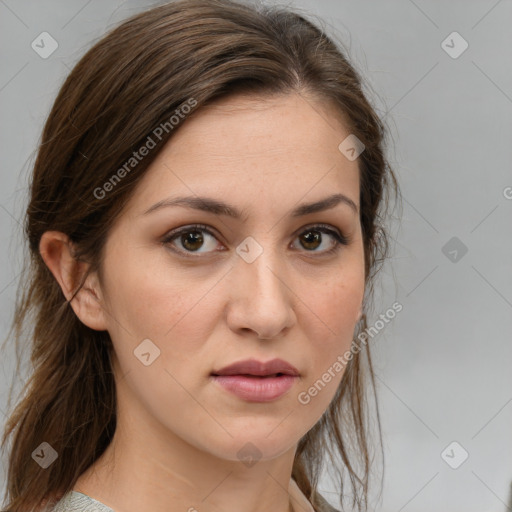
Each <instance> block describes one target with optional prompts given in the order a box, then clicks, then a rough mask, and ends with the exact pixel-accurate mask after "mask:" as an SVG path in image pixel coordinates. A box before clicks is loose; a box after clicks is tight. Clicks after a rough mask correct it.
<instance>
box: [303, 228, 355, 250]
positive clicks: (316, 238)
mask: <svg viewBox="0 0 512 512" xmlns="http://www.w3.org/2000/svg"><path fill="white" fill-rule="evenodd" d="M325 235H328V236H329V237H330V238H331V243H330V244H327V245H328V247H327V248H326V249H325V250H317V249H318V247H321V245H322V244H323V243H324V241H325V240H324V239H325ZM299 240H300V243H301V245H302V247H304V248H305V249H307V251H306V252H318V253H321V254H329V253H332V252H335V251H337V250H338V249H340V247H341V246H342V245H348V243H349V241H348V239H347V238H346V237H345V236H343V235H342V234H341V233H339V232H338V231H337V230H334V229H331V228H329V227H327V226H325V225H322V224H321V225H317V226H313V227H311V228H309V229H307V230H306V231H303V232H302V233H301V234H300V235H299Z"/></svg>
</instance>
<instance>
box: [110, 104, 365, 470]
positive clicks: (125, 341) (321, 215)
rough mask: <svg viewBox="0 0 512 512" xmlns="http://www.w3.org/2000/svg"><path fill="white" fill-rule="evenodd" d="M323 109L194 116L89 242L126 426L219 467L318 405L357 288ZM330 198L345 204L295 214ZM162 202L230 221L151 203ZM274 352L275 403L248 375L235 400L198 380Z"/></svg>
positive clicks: (276, 451)
mask: <svg viewBox="0 0 512 512" xmlns="http://www.w3.org/2000/svg"><path fill="white" fill-rule="evenodd" d="M333 112H334V111H333V109H330V110H329V109H328V108H326V107H325V106H323V105H322V104H320V103H318V102H314V101H313V100H307V101H306V99H305V98H303V97H302V96H299V95H295V94H293V95H288V96H273V97H271V98H270V99H269V98H266V99H261V98H256V97H247V96H236V97H231V98H228V99H225V100H222V101H220V102H217V103H216V104H215V105H213V106H210V107H207V108H203V109H201V110H198V111H197V112H196V113H195V114H194V115H193V116H192V117H190V118H189V119H187V120H186V121H182V123H184V124H183V126H180V127H179V131H177V132H176V134H175V135H174V137H173V138H172V140H171V141H170V142H169V143H168V144H167V146H166V147H165V148H164V150H163V151H162V152H161V153H160V154H159V156H158V158H157V159H156V160H155V161H154V162H153V163H152V165H151V166H150V168H149V170H148V172H147V174H146V175H145V177H144V178H143V180H142V181H141V182H140V185H139V186H138V188H137V190H136V193H135V194H134V195H133V197H132V198H131V200H130V201H129V202H128V203H127V205H126V208H125V210H124V213H123V215H122V216H121V217H120V218H119V220H118V222H117V223H116V224H115V226H114V227H113V229H112V231H111V234H110V237H109V239H108V242H107V245H106V248H105V259H104V266H103V275H104V280H103V282H102V288H101V300H103V301H104V307H103V311H105V313H106V314H105V315H104V317H105V322H106V325H107V330H108V331H109V333H110V335H111V338H112V341H113V345H114V349H115V356H116V357H115V364H114V366H115V372H116V383H117V389H118V398H119V404H120V411H121V413H123V414H125V416H124V418H125V419H126V418H128V417H129V418H130V420H129V421H130V422H132V423H133V424H135V425H136V426H137V427H138V428H139V427H140V429H141V431H144V432H148V429H150V430H151V435H152V436H153V437H154V436H163V437H166V436H169V438H174V439H181V440H183V441H186V442H187V443H188V444H189V445H192V446H194V447H195V448H197V449H200V450H202V451H204V452H209V453H210V454H212V455H214V456H216V457H219V458H221V459H225V460H233V461H236V460H238V459H241V458H244V457H245V456H247V455H248V456H251V455H252V456H253V458H254V457H258V458H262V459H267V458H274V457H276V456H278V455H280V454H282V453H284V452H285V451H287V450H290V449H292V448H293V447H294V445H295V444H296V443H297V442H298V441H299V439H300V438H301V437H302V436H303V435H304V434H306V433H307V431H308V430H310V429H311V428H312V427H313V426H314V425H315V423H316V422H317V421H318V420H319V419H320V417H321V416H322V414H323V413H324V411H325V410H326V409H327V407H328V405H329V403H330V402H331V400H332V399H333V397H334V394H335V391H336V389H337V387H338V385H339V383H340V381H341V378H342V375H343V370H340V369H339V363H338V365H336V361H337V360H338V358H339V356H342V355H343V354H344V352H345V351H346V350H348V349H349V348H350V346H351V341H352V338H353V335H354V328H355V326H356V323H357V321H358V319H359V315H360V308H361V304H362V299H363V292H364V251H363V241H362V234H361V225H360V220H359V174H358V173H359V171H358V164H357V159H356V160H350V159H348V158H346V157H345V156H344V154H343V153H342V152H341V151H340V149H338V146H339V145H340V143H341V142H342V141H343V140H344V139H345V138H346V137H347V136H349V135H350V132H349V131H347V130H346V129H344V128H343V126H341V124H340V122H339V121H338V120H337V119H336V118H334V117H332V114H333ZM175 129H176V128H175ZM335 194H340V195H343V196H344V197H345V198H347V200H341V201H339V202H334V203H332V204H327V206H328V207H326V208H325V209H318V211H309V212H306V214H303V213H304V211H301V210H300V207H301V206H302V205H305V204H310V203H317V202H319V201H323V200H325V199H327V198H330V197H331V196H333V195H335ZM178 197H188V198H191V199H192V200H195V201H197V198H198V197H202V198H206V197H207V198H209V199H211V200H212V201H215V202H216V203H225V204H226V205H229V208H230V209H231V210H230V211H236V212H238V213H240V214H241V216H240V217H239V218H237V217H236V216H231V215H227V214H226V213H227V209H225V208H217V209H216V210H217V211H216V212H212V211H204V210H202V209H201V208H200V206H201V203H198V202H196V203H195V204H196V206H198V205H199V206H198V207H196V208H192V207H191V206H186V205H185V203H184V202H183V203H182V204H181V205H174V206H169V205H167V206H165V205H164V204H163V203H160V202H161V201H169V200H173V199H175V198H178ZM350 202H353V203H354V206H355V209H354V208H353V207H352V206H351V205H350ZM158 203H160V207H155V208H152V207H153V206H154V205H156V204H158ZM204 204H206V203H203V205H204ZM149 209H152V211H150V212H149V213H146V212H147V210H149ZM293 212H298V214H296V215H293ZM196 224H202V225H204V226H205V227H204V228H203V227H200V228H199V227H194V225H196ZM320 224H321V225H322V226H319V225H320ZM178 228H180V229H183V233H181V234H178V235H176V236H172V235H170V234H171V232H172V231H175V230H177V229H178ZM336 233H339V234H340V235H341V236H342V237H346V238H347V239H348V240H349V241H348V244H347V245H344V244H341V243H339V242H338V241H337V238H336V237H337V235H336ZM107 313H108V314H107ZM148 340H149V341H148ZM274 358H280V359H282V360H285V361H287V362H288V363H290V364H291V365H293V366H294V367H295V368H296V369H297V370H298V372H299V376H298V377H295V378H290V379H289V380H290V381H291V387H290V388H289V389H288V390H287V391H286V392H284V394H281V395H280V396H274V395H271V394H269V395H259V397H258V394H257V389H259V388H261V387H262V386H264V384H262V382H263V380H264V379H265V378H264V377H259V378H257V377H246V378H245V379H244V378H239V380H241V381H242V386H243V385H244V382H245V383H246V385H247V386H248V387H249V388H251V389H253V391H249V392H248V393H249V394H245V395H239V394H236V393H234V392H232V391H230V390H228V389H226V388H225V387H224V386H223V385H221V384H220V383H219V382H220V381H219V380H218V379H215V378H213V377H212V372H215V371H216V370H219V369H221V368H223V367H225V366H227V365H230V364H232V363H234V362H239V361H242V360H246V359H256V360H258V361H262V362H267V361H269V360H272V359H274ZM336 368H337V369H336ZM326 372H327V374H326ZM326 375H327V376H326ZM249 379H251V380H250V381H249ZM256 379H258V382H256ZM277 379H280V378H279V377H277ZM235 380H236V378H232V379H225V381H227V382H233V381H235ZM319 381H321V383H320V384H319ZM268 382H270V381H268ZM276 382H277V386H278V387H279V383H278V380H276ZM315 383H316V388H315V390H313V392H311V393H309V392H308V390H310V388H312V387H314V386H315ZM254 388H255V389H256V391H254ZM315 391H316V392H315ZM122 418H123V416H122V414H121V416H120V421H122ZM247 443H251V445H248V444H247ZM253 445H254V446H253ZM249 446H251V448H248V447H249ZM254 447H255V448H254ZM251 450H253V451H254V453H252V454H251V453H246V452H247V451H249V452H250V451H251Z"/></svg>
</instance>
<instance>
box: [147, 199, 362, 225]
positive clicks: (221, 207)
mask: <svg viewBox="0 0 512 512" xmlns="http://www.w3.org/2000/svg"><path fill="white" fill-rule="evenodd" d="M339 204H345V205H347V206H349V207H350V208H351V209H352V210H353V211H354V212H355V213H358V212H359V209H358V207H357V205H356V204H355V203H354V201H352V199H350V198H349V197H347V196H345V195H344V194H333V195H331V196H328V197H326V198H324V199H321V200H320V201H315V202H313V203H304V204H301V205H300V206H298V207H297V208H295V209H293V210H292V211H291V213H290V215H291V216H292V217H302V216H304V215H309V214H311V213H317V212H322V211H325V210H330V209H331V208H334V207H335V206H337V205H339ZM170 206H184V207H188V208H193V209H194V210H201V211H204V212H208V213H213V214H214V215H227V216H228V217H232V218H234V219H241V218H242V217H243V214H242V212H241V211H240V210H239V209H238V208H236V207H235V206H233V205H230V204H227V203H225V202H223V201H220V200H218V199H213V198H211V197H200V196H184V197H174V198H171V197H169V198H167V199H162V200H161V201H158V203H155V204H154V205H153V206H151V207H150V208H148V209H147V210H146V211H145V212H144V213H143V215H148V214H149V213H152V212H154V211H156V210H160V209H161V208H166V207H170Z"/></svg>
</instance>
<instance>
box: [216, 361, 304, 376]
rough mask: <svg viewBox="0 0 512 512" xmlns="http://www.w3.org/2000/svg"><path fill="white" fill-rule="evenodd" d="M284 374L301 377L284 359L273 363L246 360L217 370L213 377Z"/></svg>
mask: <svg viewBox="0 0 512 512" xmlns="http://www.w3.org/2000/svg"><path fill="white" fill-rule="evenodd" d="M277 373H282V374H285V375H295V376H298V375H299V371H298V370H297V368H295V366H293V365H292V364H290V363H288V362H286V361H283V360H282V359H272V360H271V361H266V362H262V361H258V360H257V359H246V360H244V361H238V362H236V363H233V364H230V365H228V366H225V367H224V368H221V369H220V370H215V371H213V372H212V375H256V376H267V375H274V374H277Z"/></svg>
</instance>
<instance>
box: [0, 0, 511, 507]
mask: <svg viewBox="0 0 512 512" xmlns="http://www.w3.org/2000/svg"><path fill="white" fill-rule="evenodd" d="M150 5H154V2H152V3H150V2H145V1H139V2H133V1H127V2H122V1H116V2H114V1H99V0H89V1H87V0H79V1H78V0H73V1H71V0H68V1H66V2H64V1H60V2H59V1H54V0H51V1H50V0H47V1H45V2H41V1H36V0H33V1H29V0H24V1H14V0H0V38H1V45H0V52H1V63H2V68H1V69H2V74H1V78H0V111H1V116H2V120H3V122H2V124H1V126H0V137H1V148H2V153H1V155H2V167H1V184H2V186H1V189H0V224H1V231H0V233H1V241H2V245H1V251H0V322H1V334H2V339H3V338H4V337H5V334H6V333H7V329H8V326H9V322H10V320H11V315H12V312H13V301H14V298H15V290H16V278H17V274H18V272H19V270H20V268H21V267H20V262H21V258H22V256H23V254H22V252H21V249H20V244H21V229H20V225H19V221H20V219H21V216H22V214H23V208H24V206H25V204H26V198H27V192H26V186H27V176H28V172H29V171H30V167H31V165H32V164H33V160H34V155H35V150H36V147H37V143H38V140H39V136H40V132H41V129H42V126H43V123H44V120H45V117H46V115H47V114H48V112H49V109H50V107H51V104H52V102H53V100H54V98H55V94H56V93H57V90H58V87H59V85H60V84H61V82H62V81H63V79H64V77H65V76H66V74H67V73H68V72H69V70H70V69H71V67H72V66H73V64H74V63H75V62H76V61H77V59H78V58H79V57H80V56H81V55H83V53H84V52H85V51H86V49H88V48H89V47H90V46H91V44H92V43H93V42H95V41H96V40H97V39H98V38H101V36H102V35H103V34H104V32H105V30H106V29H107V28H108V27H109V26H110V25H112V24H113V23H117V22H118V21H120V20H122V19H124V18H126V17H128V16H130V15H132V14H134V13H135V12H137V11H138V10H142V9H144V8H145V7H148V6H150ZM289 5H291V6H296V7H301V8H304V9H306V10H307V11H309V12H311V13H313V14H316V15H318V16H320V17H321V18H323V19H324V20H325V21H326V22H327V24H328V30H329V31H330V33H331V34H333V33H334V34H335V36H336V37H337V38H338V39H341V41H342V42H344V44H345V45H346V47H347V48H348V50H349V52H350V57H351V59H352V61H353V62H354V63H355V65H356V66H357V67H358V69H360V70H361V71H362V73H363V75H364V76H365V77H366V80H367V82H368V84H369V85H370V86H371V88H372V90H373V91H376V93H375V94H373V95H372V96H371V98H372V101H373V102H374V105H375V106H376V108H377V110H378V113H379V115H380V116H381V117H382V118H385V120H386V122H387V123H388V125H389V128H390V130H391V135H392V138H393V139H392V143H393V147H392V148H391V149H390V153H389V157H390V160H391V163H392V165H393V166H394V169H395V171H396V172H397V174H398V176H399V180H400V184H401V187H402V192H403V196H404V209H403V215H402V221H401V224H400V225H398V224H395V230H394V234H393V237H394V239H395V240H396V245H395V247H394V257H393V260H392V262H391V263H390V264H388V265H387V266H386V267H385V269H384V271H383V273H382V287H381V289H379V292H378V294H377V303H376V306H375V314H376V316H378V314H379V313H384V312H385V311H386V309H388V308H389V307H390V306H391V304H392V303H393V302H395V300H397V301H399V302H400V303H401V304H403V311H402V312H401V313H399V314H398V315H397V316H396V318H395V319H394V320H393V321H392V323H391V324H389V325H388V326H387V327H386V328H385V329H384V330H383V331H381V334H380V335H379V336H378V337H377V338H375V339H374V343H373V347H374V354H375V362H376V372H377V383H378V393H379V399H380V407H381V414H382V426H383V431H384V443H385V444H384V448H385V460H386V471H385V479H384V491H383V495H382V497H381V499H380V501H379V500H377V499H376V498H375V500H374V505H373V506H374V510H379V511H385V512H395V511H396V512H399V511H406V512H423V511H425V512H427V511H428V512H431V511H432V510H437V511H465V512H472V511H475V512H476V511H478V512H490V511H500V512H501V511H505V510H506V503H507V500H508V499H509V486H510V483H511V482H512V428H511V427H512V372H511V371H510V369H511V367H512V364H511V363H512V344H511V343H510V341H511V336H510V332H511V328H512V314H511V313H512V238H511V236H510V233H511V229H510V226H511V220H512V199H510V197H512V189H511V188H507V187H512V171H511V162H512V144H511V141H512V139H511V135H512V72H511V68H510V62H511V58H510V57H511V55H512V52H511V50H512V31H511V30H510V26H511V22H512V2H511V1H510V0H501V1H495V0H489V1H487V0H486V1H471V2H470V1H452V2H449V3H448V2H441V1H426V0H423V1H420V0H416V1H414V2H413V1H412V0H393V1H386V2H382V1H378V0H372V1H359V2H357V1H355V0H321V1H318V2H315V1H313V0H297V1H295V2H289ZM43 31H46V32H49V33H50V34H51V35H52V36H53V37H54V38H55V39H56V40H57V42H58V44H59V46H58V49H57V50H56V51H55V52H54V53H53V54H52V55H51V56H50V57H49V58H47V59H42V58H41V57H40V56H39V55H38V54H36V52H35V51H34V50H33V49H32V48H31V42H32V41H33V40H34V39H35V38H36V37H37V36H38V35H39V34H40V33H41V32H43ZM453 31H457V32H458V33H459V34H460V35H461V36H462V37H463V38H464V39H465V40H466V41H467V43H468V44H469V47H468V49H467V50H466V51H465V52H464V53H462V54H461V55H460V56H458V57H457V58H452V57H450V56H449V55H448V54H447V53H446V51H445V50H444V49H443V47H442V42H443V41H444V40H445V39H446V38H447V36H448V35H449V34H451V33H452V32H453ZM447 44H449V45H450V46H453V48H452V50H451V51H452V52H453V51H457V50H459V49H460V48H461V46H460V41H458V40H456V39H455V40H454V42H453V43H452V42H451V41H450V39H448V43H447ZM507 196H508V197H509V198H507ZM452 237H457V240H455V242H452V244H453V243H454V244H455V245H453V246H452V245H448V246H447V247H445V244H447V243H448V241H449V240H450V239H452ZM462 244H464V246H466V247H467V249H468V251H467V253H466V254H464V255H462V254H463V253H462V251H461V247H462ZM443 248H444V251H443ZM454 249H455V250H456V251H457V256H456V257H455V253H454V252H453V250H454ZM450 251H452V252H451V254H450ZM461 255H462V257H461ZM454 259H455V261H453V260H454ZM13 365H14V352H13V351H12V350H11V349H10V348H9V349H8V351H7V352H6V353H5V354H3V357H2V364H1V366H0V368H1V370H2V371H1V372H0V386H1V393H0V407H1V409H2V414H4V413H5V410H6V398H7V387H8V385H9V384H10V382H11V378H12V375H13V370H14V366H13ZM2 423H3V422H2ZM453 441H456V442H457V443H459V445H460V446H461V447H462V448H460V447H456V448H455V449H454V451H453V452H452V451H450V450H448V455H449V456H450V457H449V460H450V462H451V463H452V464H454V463H455V462H457V460H460V459H459V457H460V456H461V453H463V452H462V451H461V450H462V449H464V450H466V451H467V452H468V454H469V457H468V459H467V460H466V461H465V462H464V463H463V464H462V465H460V466H459V467H458V468H457V469H452V468H451V467H450V466H449V465H448V464H447V462H446V461H445V460H444V459H443V457H442V453H443V452H444V450H445V448H446V447H447V446H448V445H449V444H450V443H452V442H453ZM445 459H446V455H445ZM447 460H448V459H447ZM3 465H4V466H5V460H4V461H3ZM4 475H5V473H3V472H2V470H1V468H0V481H1V483H2V486H1V487H0V488H2V489H3V481H4V478H5V476H4ZM322 489H323V490H324V492H325V493H326V494H327V496H329V497H330V498H329V499H330V500H331V501H332V502H333V503H334V504H335V500H334V498H331V497H333V496H335V494H334V492H333V489H332V485H331V484H330V483H329V480H328V478H327V477H326V478H325V479H324V480H323V485H322ZM329 492H333V494H329Z"/></svg>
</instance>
